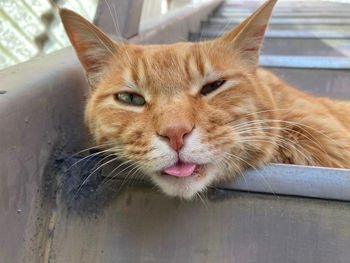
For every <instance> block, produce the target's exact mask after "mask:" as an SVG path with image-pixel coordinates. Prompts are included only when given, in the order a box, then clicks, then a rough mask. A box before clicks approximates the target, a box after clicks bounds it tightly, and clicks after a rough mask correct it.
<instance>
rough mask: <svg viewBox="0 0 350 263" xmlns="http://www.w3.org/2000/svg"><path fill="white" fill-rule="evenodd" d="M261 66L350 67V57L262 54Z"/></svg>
mask: <svg viewBox="0 0 350 263" xmlns="http://www.w3.org/2000/svg"><path fill="white" fill-rule="evenodd" d="M260 66H262V67H280V68H311V69H350V59H349V58H341V57H337V58H330V57H299V56H260ZM349 73H350V72H349Z"/></svg>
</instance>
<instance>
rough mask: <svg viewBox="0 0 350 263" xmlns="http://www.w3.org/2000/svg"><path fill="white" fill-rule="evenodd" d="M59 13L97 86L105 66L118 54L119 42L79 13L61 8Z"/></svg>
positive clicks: (93, 83) (90, 78)
mask: <svg viewBox="0 0 350 263" xmlns="http://www.w3.org/2000/svg"><path fill="white" fill-rule="evenodd" d="M59 14H60V16H61V19H62V23H63V26H64V28H65V30H66V32H67V35H68V37H69V39H70V41H71V43H72V45H73V47H74V49H75V51H76V53H77V55H78V57H79V60H80V62H81V64H82V65H83V67H84V69H85V71H86V75H87V78H88V81H89V83H90V85H91V86H95V85H96V83H97V81H98V80H99V77H100V75H101V72H102V71H103V69H104V67H105V66H106V65H107V64H108V63H109V61H110V60H111V58H112V57H114V56H115V55H116V54H117V52H118V44H117V43H116V42H115V41H113V40H112V39H111V38H109V37H108V36H107V35H106V34H105V33H103V32H102V31H101V30H100V29H98V28H97V27H96V26H95V25H93V24H91V23H90V22H89V21H87V20H86V19H85V18H83V17H82V16H80V15H78V14H77V13H75V12H73V11H71V10H69V9H65V8H60V9H59Z"/></svg>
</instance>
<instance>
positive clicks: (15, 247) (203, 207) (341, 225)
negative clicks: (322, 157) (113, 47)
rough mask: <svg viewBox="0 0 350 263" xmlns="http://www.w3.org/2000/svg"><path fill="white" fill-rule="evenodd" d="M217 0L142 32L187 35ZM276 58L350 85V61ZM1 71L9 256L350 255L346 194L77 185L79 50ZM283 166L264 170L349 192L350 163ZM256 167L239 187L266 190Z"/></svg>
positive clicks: (322, 260)
mask: <svg viewBox="0 0 350 263" xmlns="http://www.w3.org/2000/svg"><path fill="white" fill-rule="evenodd" d="M218 3H219V1H211V2H210V3H209V4H208V3H207V4H206V5H204V6H203V9H196V10H195V12H191V11H190V10H187V11H184V10H182V11H178V13H176V14H177V15H176V16H174V17H171V18H169V20H163V21H162V24H161V25H160V24H158V25H156V26H157V28H148V29H147V30H145V31H143V32H142V33H141V34H140V35H139V36H137V37H134V38H133V39H132V41H135V42H138V43H164V42H167V43H168V42H174V41H178V40H179V38H178V37H177V36H179V35H177V36H176V35H174V34H175V33H176V34H180V35H181V36H183V35H185V36H186V34H187V33H188V31H189V30H190V29H191V28H194V29H195V28H197V27H198V26H199V25H200V23H199V20H200V19H201V18H203V17H206V16H207V15H208V14H209V13H210V12H211V11H212V10H213V9H214V8H215V7H216V6H217V5H218ZM181 12H182V13H181ZM179 14H183V15H181V16H179ZM106 17H109V15H108V13H107V15H106ZM113 28H114V27H113ZM181 28H182V29H183V31H181ZM128 32H130V31H128ZM112 33H113V32H112ZM167 38H169V39H167ZM270 66H271V64H270ZM270 69H271V70H273V71H275V72H277V73H278V74H279V75H280V76H282V78H284V79H286V80H288V81H289V82H290V83H292V84H294V85H295V86H297V87H299V88H304V89H306V90H308V91H309V92H315V93H316V94H317V93H319V94H322V95H327V96H330V97H340V98H346V97H347V96H348V97H349V95H350V94H349V86H350V85H349V83H350V80H349V78H350V77H349V71H348V70H343V69H337V70H336V69H333V70H327V69H304V68H286V67H285V68H270ZM0 77H1V87H0V90H1V91H0V127H1V137H0V145H1V151H0V162H1V165H0V166H1V173H0V180H1V184H0V188H1V191H0V262H1V263H17V262H30V263H41V262H45V263H47V262H64V263H76V262H84V263H90V262H91V263H96V262H108V263H109V262H179V263H183V262H191V263H192V262H208V263H211V262H218V263H220V262H240V263H241V262H242V263H244V262H251V263H255V262H256V263H275V262H284V263H292V262H298V263H304V262H305V263H306V262H307V263H309V262H317V263H326V262H327V263H328V262H332V263H345V262H349V258H350V250H349V247H350V233H349V229H350V206H349V203H348V202H336V201H327V200H313V199H308V198H296V197H283V196H278V194H277V195H263V194H252V193H250V194H249V193H242V192H235V191H231V190H222V189H213V190H212V191H210V192H209V193H208V196H207V197H206V198H205V200H204V201H203V202H202V201H201V200H200V199H198V200H194V201H192V202H185V201H182V200H177V199H173V198H168V197H166V196H164V195H163V194H162V193H159V192H158V191H157V190H156V189H155V188H152V187H150V186H149V185H147V184H141V185H139V184H138V183H137V182H135V181H133V182H131V183H132V184H134V186H128V187H126V188H125V187H124V188H123V190H122V191H119V189H120V188H121V186H122V185H123V183H124V182H123V181H122V182H121V181H118V180H116V181H113V182H112V183H111V184H108V185H105V187H101V189H98V190H96V189H95V188H94V187H93V185H88V186H87V187H86V191H84V192H83V193H82V194H81V195H77V194H76V193H75V192H71V191H70V187H71V185H69V184H68V185H67V184H64V182H65V180H67V179H70V180H71V181H74V180H75V179H76V178H74V177H69V176H67V175H69V174H67V173H66V172H65V171H64V170H62V162H63V160H64V159H65V156H67V154H66V155H65V154H64V153H65V152H67V151H78V150H81V149H84V148H85V147H87V146H86V137H87V133H86V130H85V128H84V126H83V116H82V112H83V110H82V108H83V104H84V101H85V99H86V91H87V83H86V81H85V77H84V74H83V72H82V69H81V67H80V65H79V64H78V62H77V60H76V59H75V55H74V53H73V50H72V49H71V48H68V49H65V50H62V51H60V52H57V53H54V54H52V55H49V56H47V57H45V58H38V59H37V60H34V61H31V62H28V63H25V64H22V65H19V66H16V67H14V68H10V69H8V70H6V71H3V72H1V73H0ZM274 167H275V168H274ZM276 167H277V166H270V167H266V169H267V170H266V171H265V172H266V176H267V175H270V177H267V180H270V182H269V183H270V186H271V185H272V188H273V189H272V190H273V191H275V192H277V193H279V192H282V193H287V194H292V195H293V194H295V193H296V194H299V195H303V193H305V191H307V190H308V189H309V192H310V193H311V196H313V197H319V198H324V197H327V196H330V197H331V198H332V196H333V197H334V198H335V199H342V198H344V197H341V196H339V193H333V192H332V191H331V189H332V188H326V186H329V185H330V184H331V185H335V186H336V187H335V188H334V189H335V190H336V191H339V192H342V191H343V188H342V186H341V184H343V183H344V184H345V182H347V180H348V175H349V174H348V172H347V171H338V170H333V169H331V170H327V171H326V172H322V171H325V170H322V171H321V172H319V171H320V170H314V169H319V168H303V167H299V168H297V169H296V170H294V169H292V170H289V169H291V167H289V166H288V167H287V166H283V167H279V168H278V167H277V168H276ZM269 169H270V170H269ZM271 169H272V170H271ZM275 169H277V170H275ZM298 169H299V170H298ZM267 171H269V172H267ZM273 171H274V173H272V172H273ZM308 171H312V172H311V173H310V174H309V172H308ZM262 172H263V173H264V171H262ZM249 173H250V175H249ZM302 173H307V175H305V176H304V177H303V178H302ZM327 174H331V175H334V177H333V178H329V176H328V177H327ZM286 175H287V176H286ZM316 175H319V176H320V177H318V176H316ZM67 177H68V178H67ZM246 177H249V178H248V179H249V181H247V183H248V184H250V189H245V188H244V187H245V183H244V182H242V181H240V180H242V179H243V178H241V179H238V181H236V182H235V187H236V189H238V190H250V191H253V190H254V191H261V192H264V191H267V192H268V186H266V184H264V183H262V182H261V181H259V180H260V178H261V177H260V176H259V173H257V174H255V173H254V172H248V173H247V176H246ZM319 178H322V179H323V180H322V183H323V184H321V182H320V179H319ZM287 179H288V180H289V181H288V180H287ZM281 180H286V181H288V186H286V185H284V184H283V183H282V181H281ZM315 182H316V183H318V184H317V186H315V184H314V183H315ZM327 182H329V183H330V184H328V185H327ZM128 184H129V182H128ZM299 185H301V186H300V189H299V190H300V191H302V192H297V190H298V189H297V188H298V186H299ZM253 186H254V187H255V188H254V187H253ZM343 186H344V185H343ZM229 187H232V185H231V183H228V184H227V185H222V186H221V188H229ZM293 187H294V188H295V192H292V191H293V190H292V189H293ZM318 187H321V188H320V189H318ZM322 187H324V188H322ZM95 190H96V191H95ZM282 190H283V191H282ZM346 190H347V189H345V192H344V193H343V195H346V194H347V193H348V192H347V191H346ZM329 191H330V192H329ZM72 197H73V198H72Z"/></svg>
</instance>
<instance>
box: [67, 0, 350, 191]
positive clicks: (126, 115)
mask: <svg viewBox="0 0 350 263" xmlns="http://www.w3.org/2000/svg"><path fill="white" fill-rule="evenodd" d="M275 3H276V0H269V1H267V2H266V3H265V4H264V5H262V6H261V7H260V8H259V9H258V10H257V11H256V12H255V13H253V14H252V15H251V16H250V17H249V18H247V19H246V20H245V21H244V22H243V23H241V24H240V25H239V26H237V27H236V28H235V29H234V30H233V31H231V32H228V33H226V34H224V35H223V36H221V37H220V38H218V39H216V40H213V41H206V42H200V43H176V44H172V45H149V46H138V45H134V44H121V43H117V42H115V41H113V40H112V39H110V38H109V37H108V36H106V35H105V34H104V33H103V32H101V31H100V30H99V29H98V28H96V27H95V26H94V25H92V24H91V23H89V22H88V21H86V20H85V19H84V18H82V17H81V16H79V15H77V14H75V13H74V12H72V11H69V10H67V9H61V10H60V15H61V17H62V21H63V23H64V26H65V29H66V31H67V34H68V36H69V38H70V40H71V42H72V44H73V46H74V48H75V50H76V52H77V54H78V57H79V59H80V61H81V63H82V65H83V66H84V68H85V70H86V73H87V77H88V80H89V83H90V85H91V88H92V91H91V96H90V98H89V100H88V103H87V106H86V123H87V125H88V127H89V129H90V132H91V134H92V135H93V137H94V139H95V141H96V143H97V144H98V145H100V146H101V148H104V149H106V152H113V153H116V154H117V155H118V156H119V157H120V158H123V159H124V160H126V161H127V162H130V163H133V165H134V167H135V169H136V168H137V169H140V170H141V171H142V172H143V173H144V174H145V175H147V176H149V177H150V178H151V179H152V180H153V181H154V182H155V184H156V185H158V186H159V187H160V188H161V189H162V190H163V191H164V192H165V193H166V194H168V195H172V196H179V197H183V198H191V197H193V196H195V195H196V194H197V193H198V192H200V191H203V190H205V188H206V187H207V186H208V185H209V184H211V183H213V182H217V181H219V180H225V179H228V178H231V177H233V176H235V175H237V174H239V173H240V172H241V171H243V170H245V169H247V168H250V167H253V166H260V165H263V164H265V163H271V162H278V163H289V164H300V165H317V166H330V167H340V168H350V103H348V102H341V101H335V100H329V99H326V98H315V97H311V96H309V95H307V94H305V93H302V92H300V91H298V90H295V89H294V88H292V87H290V86H288V85H287V84H286V83H284V82H283V81H281V80H280V79H279V78H278V77H276V76H275V75H274V74H272V73H271V72H269V71H266V70H264V69H262V68H259V67H258V57H259V50H260V46H261V43H262V41H263V38H264V33H265V30H266V26H267V24H268V20H269V18H270V15H271V11H272V9H273V6H274V4H275Z"/></svg>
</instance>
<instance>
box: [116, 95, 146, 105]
mask: <svg viewBox="0 0 350 263" xmlns="http://www.w3.org/2000/svg"><path fill="white" fill-rule="evenodd" d="M115 98H116V99H117V100H118V101H120V102H123V103H125V104H130V105H135V106H142V105H145V103H146V101H145V99H144V98H143V97H142V96H140V95H136V94H132V93H126V92H123V93H118V94H116V95H115Z"/></svg>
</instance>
